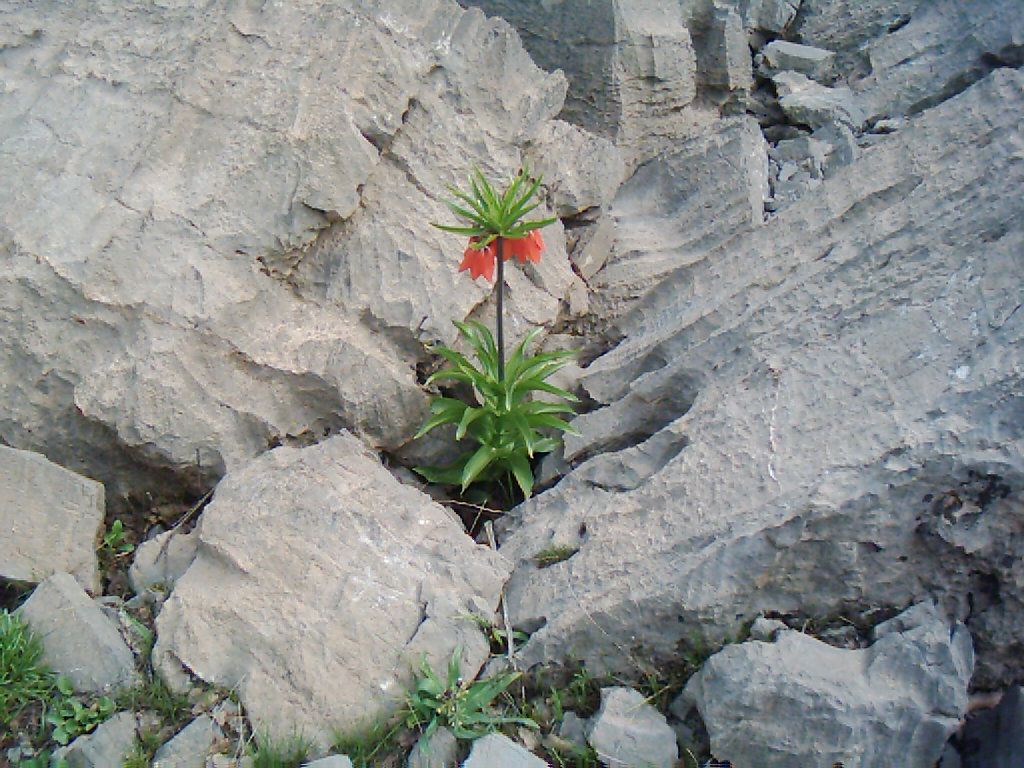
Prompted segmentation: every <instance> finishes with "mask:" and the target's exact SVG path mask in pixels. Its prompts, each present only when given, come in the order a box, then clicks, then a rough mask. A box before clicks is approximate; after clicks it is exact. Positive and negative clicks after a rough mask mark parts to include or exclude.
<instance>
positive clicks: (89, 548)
mask: <svg viewBox="0 0 1024 768" xmlns="http://www.w3.org/2000/svg"><path fill="white" fill-rule="evenodd" d="M103 511H104V510H103V486H102V485H101V484H99V483H97V482H95V481H93V480H90V479H88V478H86V477H82V476H81V475H77V474H75V473H74V472H71V471H69V470H66V469H64V468H62V467H59V466H57V465H56V464H54V463H53V462H51V461H48V460H47V459H46V457H44V456H40V455H39V454H36V453H30V452H29V451H19V450H16V449H14V448H8V447H7V446H5V445H0V531H3V536H0V578H5V579H13V580H16V581H28V582H32V583H38V582H40V581H42V580H43V579H45V578H46V577H47V576H49V575H50V574H52V573H57V572H61V571H64V572H67V573H70V574H72V575H73V576H74V577H75V578H76V579H78V583H79V584H81V585H82V587H83V588H85V589H88V590H91V591H92V592H98V591H99V588H100V573H99V569H98V567H97V565H96V543H97V540H98V537H99V532H100V529H101V528H102V526H103Z"/></svg>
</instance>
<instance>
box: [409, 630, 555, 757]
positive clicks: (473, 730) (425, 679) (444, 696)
mask: <svg viewBox="0 0 1024 768" xmlns="http://www.w3.org/2000/svg"><path fill="white" fill-rule="evenodd" d="M460 653H461V648H456V649H455V652H454V653H453V654H452V657H451V659H450V660H449V662H448V674H447V677H446V679H445V680H444V681H443V682H442V681H441V679H440V678H439V677H438V676H437V674H436V673H435V672H434V670H433V669H432V668H431V666H430V664H429V662H428V661H427V658H426V656H425V655H424V656H423V657H422V658H421V659H420V669H419V675H418V680H417V681H416V684H415V685H414V686H413V688H412V690H411V691H410V692H409V693H408V694H406V706H405V710H404V715H405V716H404V724H405V726H406V727H407V728H418V729H420V730H422V732H423V735H422V737H421V739H420V743H421V744H426V742H427V741H428V740H429V739H430V736H431V735H432V734H433V733H434V731H436V730H437V729H438V728H439V727H441V726H444V727H445V728H447V729H448V730H450V731H451V732H452V735H453V736H455V738H457V739H475V738H478V737H480V736H483V735H484V734H486V733H490V732H491V731H494V730H496V729H497V728H498V726H500V725H504V724H506V723H513V724H517V725H524V726H526V727H528V728H536V727H537V724H536V723H535V722H533V720H530V719H528V718H524V717H508V716H505V715H502V714H500V713H498V712H496V711H494V709H493V707H492V706H491V705H492V704H493V702H494V700H495V699H496V698H497V697H498V695H499V694H500V693H501V692H502V691H504V690H505V689H506V688H508V686H509V685H511V684H512V683H513V682H514V681H515V680H516V679H517V678H518V677H519V675H520V673H519V672H506V673H503V674H499V675H495V676H494V677H491V678H488V679H487V680H477V681H475V682H466V681H465V680H463V679H462V677H461V675H460V673H459V667H460V665H459V654H460Z"/></svg>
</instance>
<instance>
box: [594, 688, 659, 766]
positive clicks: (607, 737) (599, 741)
mask: <svg viewBox="0 0 1024 768" xmlns="http://www.w3.org/2000/svg"><path fill="white" fill-rule="evenodd" d="M587 740H588V741H589V742H590V746H592V747H593V748H594V751H595V752H596V753H597V757H598V759H599V760H600V761H601V763H602V765H606V766H609V768H632V767H633V766H648V767H649V768H673V766H674V765H675V764H676V759H677V758H678V757H679V747H678V746H677V745H676V735H675V732H674V731H673V730H672V729H671V728H669V727H668V723H667V722H666V721H665V716H664V715H662V714H661V713H660V712H658V710H656V709H655V708H654V707H652V706H651V705H650V704H648V703H647V701H646V700H645V699H644V696H643V694H642V693H640V692H639V691H634V690H633V689H632V688H621V687H619V688H602V689H601V709H600V710H598V712H597V714H596V715H594V724H593V726H592V727H591V729H590V733H589V735H588V736H587Z"/></svg>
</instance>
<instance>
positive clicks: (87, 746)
mask: <svg viewBox="0 0 1024 768" xmlns="http://www.w3.org/2000/svg"><path fill="white" fill-rule="evenodd" d="M138 728H139V721H138V718H137V717H136V715H135V714H134V713H132V712H118V713H116V714H114V715H112V716H111V717H110V718H109V719H108V720H105V721H104V722H102V723H100V724H99V725H98V726H96V730H94V731H93V732H92V733H88V734H86V735H84V736H79V737H78V738H77V739H75V740H74V741H73V742H71V743H70V744H68V746H67V747H66V748H65V749H63V750H61V755H60V756H61V757H63V758H64V759H65V760H67V765H68V768H112V767H113V766H119V765H123V764H124V761H125V758H127V757H128V755H130V754H131V752H132V750H133V749H135V744H136V733H137V731H138Z"/></svg>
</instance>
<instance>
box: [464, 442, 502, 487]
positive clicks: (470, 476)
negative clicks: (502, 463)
mask: <svg viewBox="0 0 1024 768" xmlns="http://www.w3.org/2000/svg"><path fill="white" fill-rule="evenodd" d="M496 454H497V451H495V450H494V448H493V447H491V446H490V445H481V446H480V447H479V448H478V449H477V450H476V453H474V454H473V455H472V456H470V457H469V461H467V462H466V466H465V468H464V469H463V470H462V490H466V488H468V487H469V484H470V483H472V482H473V481H474V480H475V479H476V478H477V476H478V475H479V474H480V473H481V472H483V471H484V469H486V468H487V466H488V465H489V464H490V463H491V462H492V461H494V457H495V455H496Z"/></svg>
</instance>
